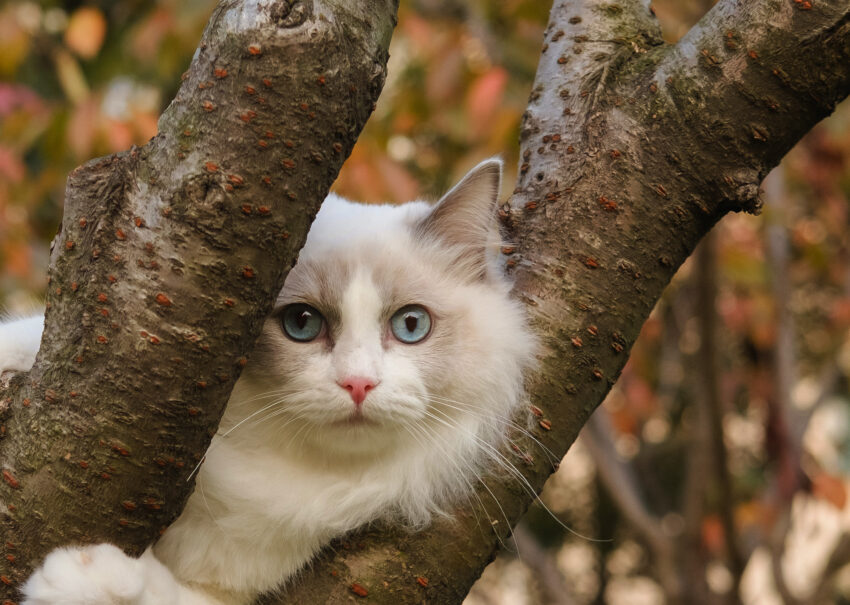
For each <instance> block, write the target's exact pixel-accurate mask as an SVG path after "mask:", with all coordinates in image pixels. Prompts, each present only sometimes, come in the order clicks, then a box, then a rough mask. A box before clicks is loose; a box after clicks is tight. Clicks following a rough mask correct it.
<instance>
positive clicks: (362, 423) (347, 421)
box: [332, 408, 378, 427]
mask: <svg viewBox="0 0 850 605" xmlns="http://www.w3.org/2000/svg"><path fill="white" fill-rule="evenodd" d="M332 424H333V425H334V426H341V427H367V426H378V423H377V422H376V421H374V420H372V419H371V418H367V417H366V416H365V415H364V414H363V412H361V411H360V409H359V408H358V409H357V410H355V411H354V412H352V413H351V415H350V416H348V418H343V419H342V420H337V421H335V422H333V423H332Z"/></svg>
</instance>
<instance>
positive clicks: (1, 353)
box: [0, 315, 44, 372]
mask: <svg viewBox="0 0 850 605" xmlns="http://www.w3.org/2000/svg"><path fill="white" fill-rule="evenodd" d="M43 329H44V317H42V316H40V315H38V316H35V317H26V318H21V319H16V320H14V319H13V320H11V321H9V320H7V321H6V323H0V371H3V370H16V371H19V372H23V371H26V370H29V369H30V368H31V367H32V364H33V363H34V362H35V355H36V353H38V347H39V344H40V343H41V332H42V330H43Z"/></svg>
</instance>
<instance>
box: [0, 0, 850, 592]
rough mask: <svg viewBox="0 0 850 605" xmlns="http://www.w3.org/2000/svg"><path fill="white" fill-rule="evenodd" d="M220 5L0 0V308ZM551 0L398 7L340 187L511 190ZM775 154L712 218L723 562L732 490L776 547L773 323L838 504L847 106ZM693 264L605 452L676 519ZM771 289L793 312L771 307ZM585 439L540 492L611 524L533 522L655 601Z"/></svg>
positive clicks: (706, 542) (586, 587)
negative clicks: (88, 164)
mask: <svg viewBox="0 0 850 605" xmlns="http://www.w3.org/2000/svg"><path fill="white" fill-rule="evenodd" d="M214 4H215V2H214V1H213V0H184V1H180V2H178V1H177V0H115V1H107V0H100V1H96V2H64V3H60V2H53V1H47V0H45V1H41V2H35V1H18V2H7V3H5V4H3V5H2V6H0V308H4V307H6V308H12V309H14V308H20V307H22V306H26V304H27V302H26V300H27V297H28V296H30V295H36V296H37V295H39V294H40V293H41V292H42V290H43V289H44V287H45V269H46V263H47V245H48V242H49V240H50V239H51V238H52V236H53V234H54V233H55V231H56V228H57V225H58V224H59V220H60V217H61V211H62V198H63V188H64V182H65V178H66V175H67V174H68V172H70V170H72V169H73V168H74V167H76V166H78V165H80V164H81V163H83V162H85V161H86V160H88V159H90V158H92V157H95V156H99V155H104V154H108V153H112V152H115V151H121V150H124V149H127V148H129V147H130V146H131V145H134V144H135V145H142V144H144V143H145V142H146V141H147V140H148V139H149V138H150V137H152V136H153V135H154V134H155V133H156V130H157V116H158V115H159V114H160V112H161V111H162V110H163V109H164V107H165V106H166V105H167V103H168V102H169V101H170V99H171V98H172V97H173V96H174V94H175V93H176V90H177V87H178V85H179V83H180V75H181V73H182V72H183V71H184V70H185V69H186V68H187V67H188V65H189V61H190V59H191V56H192V53H193V51H194V49H195V46H196V44H197V42H198V40H199V37H200V34H201V31H202V30H203V27H204V25H205V24H206V21H207V19H208V18H209V14H210V12H211V10H212V7H213V6H214ZM711 4H712V2H711V1H710V0H656V1H655V2H654V9H655V11H656V14H657V16H658V18H659V20H660V21H661V23H662V25H663V28H664V33H665V37H666V38H667V39H668V41H675V40H676V39H678V38H679V37H680V36H681V35H683V34H684V33H685V32H686V31H687V30H688V28H689V27H690V26H691V25H692V24H693V23H694V22H695V21H696V20H697V19H698V18H699V17H700V15H702V14H703V13H704V12H705V11H706V10H707V9H708V8H709V7H710V5H711ZM548 10H549V3H546V2H534V1H532V0H503V1H501V2H494V1H486V0H468V1H463V0H406V1H405V2H402V3H401V9H400V15H399V25H398V28H397V30H396V33H395V36H394V38H393V42H392V47H391V50H390V52H391V58H390V64H389V76H388V80H387V83H386V87H385V90H384V93H383V95H382V96H381V98H380V100H379V102H378V105H377V108H376V111H375V113H374V115H373V116H372V118H371V119H370V121H369V123H368V125H367V127H366V129H365V131H364V133H363V135H362V136H361V138H360V140H359V142H358V143H357V146H356V147H355V149H354V151H353V152H352V155H351V157H350V158H349V160H348V161H347V162H346V164H345V167H344V168H343V171H342V173H341V175H340V177H339V180H338V181H337V183H336V185H335V188H336V189H337V190H338V191H339V192H340V193H341V194H342V195H345V196H348V197H351V198H353V199H359V200H364V201H366V200H368V201H403V200H407V199H412V198H415V197H418V196H425V197H432V198H434V197H437V196H438V195H439V194H440V193H442V192H443V191H445V190H446V189H448V188H449V187H450V186H451V184H452V183H453V182H455V181H456V180H457V179H458V178H459V177H460V176H461V175H462V174H463V173H464V172H465V171H466V170H467V169H469V168H470V167H471V166H472V165H474V164H475V163H477V162H479V161H480V160H482V159H483V158H486V157H488V156H491V155H495V154H499V155H501V156H502V157H503V158H504V159H505V161H506V166H507V174H506V175H505V184H506V189H507V192H508V193H509V191H510V187H511V183H513V182H514V180H515V170H516V166H517V153H518V145H517V140H518V133H519V125H520V120H521V116H522V113H523V111H524V109H525V105H526V102H527V98H528V92H529V90H530V88H531V82H532V80H533V76H534V72H535V69H536V65H537V61H538V55H539V50H540V45H541V40H542V34H543V30H544V27H545V24H546V19H547V16H548ZM783 166H784V167H783V173H782V175H781V177H780V178H781V182H782V187H781V193H780V195H779V197H780V198H781V199H780V200H779V201H778V202H777V201H776V200H774V202H775V203H768V205H767V208H766V211H765V213H764V216H763V217H752V216H746V215H733V216H728V217H726V218H725V219H724V220H723V221H722V222H721V224H720V225H719V226H718V228H717V229H716V242H717V246H716V254H715V255H714V256H713V260H712V262H714V263H716V266H717V269H718V273H719V278H718V285H717V293H716V305H715V306H716V312H717V323H718V333H719V337H718V345H717V349H718V350H717V351H715V352H714V353H715V354H716V358H717V360H718V365H719V368H720V372H719V378H718V380H719V386H720V393H721V400H722V401H721V406H722V415H723V424H724V429H725V442H726V445H727V447H728V450H729V454H728V467H729V469H730V472H731V475H732V481H733V494H734V495H733V501H732V502H724V501H723V500H722V498H720V497H719V495H718V494H717V493H716V491H715V490H714V488H713V487H712V486H711V482H710V481H706V483H705V486H704V489H705V494H704V498H705V501H706V506H705V509H704V514H703V516H702V517H701V518H700V531H699V534H700V544H701V548H702V549H703V550H704V551H705V560H706V561H707V562H709V563H711V562H717V561H722V558H723V550H724V540H725V534H724V530H723V527H722V525H721V523H720V521H719V519H720V513H721V510H722V508H723V507H732V508H733V512H734V519H735V525H736V529H737V532H738V534H739V536H740V540H741V541H742V542H744V543H746V544H747V545H748V548H749V549H750V550H749V552H752V549H753V548H755V546H754V545H759V544H764V543H767V542H768V541H769V535H770V533H771V532H772V531H774V529H775V527H776V523H777V519H778V517H779V509H780V508H781V498H779V497H778V496H777V493H779V492H781V487H782V485H781V482H782V473H783V472H784V471H783V470H782V468H781V466H782V465H781V461H782V460H783V452H782V448H783V447H784V441H783V439H782V435H781V431H778V429H777V426H776V424H775V422H774V415H775V414H774V412H773V411H772V410H774V408H775V406H774V403H775V400H776V399H777V398H778V395H779V394H778V393H777V392H776V384H775V380H774V372H775V363H774V362H775V358H776V351H777V349H778V347H779V346H780V343H779V341H778V339H779V332H780V330H779V328H780V327H781V326H785V327H788V324H790V325H791V327H792V332H793V345H792V346H793V357H794V359H795V364H794V374H795V375H794V377H793V382H792V387H793V388H792V393H791V399H792V403H793V404H794V406H795V407H796V408H798V409H799V411H800V412H801V414H802V416H803V417H804V418H811V423H810V424H811V425H812V427H815V428H816V427H817V426H820V427H821V428H820V429H819V430H820V432H819V433H816V435H815V437H813V438H812V437H808V436H807V438H808V441H806V447H807V450H806V454H805V455H804V456H803V462H802V470H803V471H804V477H805V480H804V481H802V484H801V487H800V489H801V490H803V491H804V492H807V493H810V494H813V495H814V497H815V498H816V499H819V500H820V501H822V502H825V503H827V504H828V506H831V507H832V508H833V509H835V510H836V511H838V510H845V509H846V500H847V495H846V485H847V479H848V474H850V447H848V443H850V416H848V413H847V408H848V401H847V391H848V376H850V228H849V227H850V224H848V222H850V206H848V198H850V106H848V105H847V104H846V103H845V104H844V105H843V106H841V107H839V110H838V111H837V112H836V114H835V115H834V116H832V117H831V118H829V119H828V120H826V121H825V122H824V123H823V124H821V125H820V126H818V127H817V128H816V129H815V130H814V131H813V132H812V133H810V134H809V135H808V136H807V137H806V138H805V139H804V140H803V141H802V142H801V144H800V145H799V146H798V147H797V148H795V149H794V150H793V151H792V152H791V153H790V154H789V156H788V157H787V159H786V161H785V162H784V164H783ZM772 226H773V227H779V229H780V230H781V233H784V234H785V241H786V243H787V246H788V253H789V258H788V260H787V262H785V264H782V263H780V262H779V261H778V260H777V259H775V258H771V256H770V254H769V253H768V251H767V247H766V239H767V238H766V230H767V229H768V228H769V227H772ZM693 265H694V263H693V261H689V262H688V263H686V265H685V266H684V267H683V268H682V269H681V270H680V271H679V273H678V274H677V276H676V278H675V279H674V281H673V283H672V285H671V286H670V287H669V288H668V290H667V292H666V294H665V296H664V298H663V299H662V300H661V301H660V302H659V304H658V306H657V308H656V310H655V311H654V312H653V314H652V316H651V317H650V319H649V321H648V322H647V323H646V325H645V326H644V327H643V331H642V333H641V337H640V339H639V341H638V343H637V344H636V345H635V347H634V350H633V351H632V355H631V358H630V361H629V364H628V365H627V367H626V369H625V370H624V372H623V375H622V377H621V379H620V380H619V382H618V384H617V386H616V387H615V389H614V390H613V391H612V393H611V395H610V396H609V398H608V400H607V401H606V403H605V405H604V410H605V412H604V413H606V414H608V416H609V418H610V420H611V424H612V427H613V429H612V443H613V447H614V448H615V450H616V452H617V454H618V455H619V457H620V459H621V460H623V461H625V462H627V463H628V464H629V465H630V467H631V468H632V470H633V471H634V472H635V474H636V475H637V476H638V477H639V479H640V484H641V486H642V491H643V495H644V497H645V499H646V502H647V506H648V508H649V509H650V511H651V512H652V513H654V514H655V515H657V516H658V517H659V518H661V519H662V520H663V521H664V527H665V528H666V529H665V531H667V530H669V531H670V532H671V534H675V533H676V532H677V531H681V525H682V523H683V521H682V513H681V509H682V505H683V498H684V497H685V495H684V490H685V489H686V488H687V481H686V479H687V466H686V463H687V459H688V456H689V455H690V453H691V452H692V451H693V447H694V445H693V443H694V439H695V437H694V435H695V432H696V431H698V430H699V427H698V426H697V425H698V422H697V420H696V417H695V412H694V401H695V400H696V399H698V398H699V397H701V396H702V395H703V393H702V392H701V386H700V385H701V383H700V382H699V380H698V378H699V377H700V375H701V374H700V373H701V372H702V371H703V370H704V367H703V364H702V361H701V357H700V352H701V347H702V344H703V343H702V341H701V336H700V331H699V323H698V321H697V315H696V314H697V308H698V304H697V303H698V288H697V283H696V277H695V270H694V266H693ZM777 270H779V271H780V272H781V273H782V275H783V276H784V277H785V278H786V279H787V280H788V281H789V282H790V286H791V288H790V290H789V293H788V295H787V297H786V298H778V297H777V294H776V289H775V287H774V286H775V284H776V281H777V278H776V273H775V272H776V271H777ZM783 305H787V309H788V310H789V315H788V317H785V316H783V315H782V314H781V313H780V308H781V307H782V306H783ZM818 409H822V410H827V411H829V413H828V414H826V416H825V418H826V419H825V420H824V419H821V420H818V418H821V417H822V416H823V414H820V415H818V413H817V411H818ZM830 410H831V411H830ZM818 423H820V424H818ZM813 443H814V445H812V444H813ZM575 456H578V457H579V458H580V459H581V460H580V463H575V464H574V463H571V462H570V457H568V459H567V462H566V463H565V464H564V465H563V466H562V470H561V472H560V473H558V474H557V475H556V477H555V479H553V481H552V482H550V485H549V487H548V488H547V491H546V493H545V494H544V499H545V500H546V502H547V503H548V505H549V508H550V509H551V510H552V511H553V512H554V513H555V515H556V516H557V517H559V520H560V521H563V522H564V524H565V525H567V526H568V527H570V528H571V529H575V530H576V531H579V532H580V533H582V534H585V535H589V536H594V537H596V538H600V539H603V540H610V541H603V542H589V541H588V540H586V539H581V538H577V537H575V536H574V535H572V534H570V533H568V532H566V531H565V530H564V528H563V527H561V526H560V525H559V524H558V523H556V522H555V521H554V520H553V519H552V517H551V516H550V515H549V514H548V513H545V511H543V510H542V509H541V508H540V507H536V508H533V509H532V512H531V515H530V517H529V520H528V523H527V524H528V526H529V527H530V528H531V529H532V530H533V533H534V534H536V535H537V536H538V538H539V542H540V543H541V544H542V548H544V549H547V552H550V553H551V554H552V556H553V557H554V558H556V559H557V562H558V566H559V568H560V569H561V571H562V573H563V574H564V576H565V577H566V578H567V579H568V580H569V585H570V587H571V589H572V592H573V593H574V595H573V596H574V598H575V602H580V603H591V602H597V603H602V602H610V603H614V602H618V601H617V597H616V595H617V594H620V593H621V592H623V591H625V592H624V594H626V595H627V597H626V598H625V599H624V600H622V601H620V602H626V603H629V602H638V600H634V601H632V600H630V599H637V597H636V596H635V595H636V594H637V589H629V588H628V587H629V586H632V587H633V586H637V584H620V585H616V586H615V584H616V582H615V581H617V578H619V580H620V581H623V582H625V581H626V580H628V581H629V582H637V581H640V584H639V585H640V586H641V587H642V590H644V591H645V592H646V591H648V592H647V594H650V595H653V594H654V595H656V597H657V594H658V591H657V590H655V592H653V590H652V589H651V587H652V578H653V577H654V572H653V569H652V562H651V561H650V560H649V559H648V557H647V554H646V550H645V549H643V548H642V547H641V546H640V545H639V540H637V539H636V537H635V533H634V531H633V530H632V528H630V527H629V526H628V524H627V523H626V522H625V521H624V518H623V516H622V514H621V511H618V509H617V507H616V506H615V504H614V503H613V502H612V500H611V499H610V498H609V497H608V496H607V495H606V494H605V492H604V490H602V489H601V488H600V487H599V485H598V483H597V482H596V480H595V478H594V477H595V475H594V473H593V470H592V469H593V463H592V460H590V459H589V458H588V457H587V455H586V454H585V455H584V456H583V457H582V455H581V452H580V448H579V451H577V452H575ZM575 456H574V457H575ZM582 465H583V466H582ZM707 569H708V567H707ZM497 575H498V574H497ZM503 575H504V577H496V578H495V579H492V580H488V581H490V582H491V583H492V585H493V586H498V587H499V590H500V591H501V593H500V594H502V597H500V598H498V599H497V598H496V597H493V595H485V592H486V588H482V587H480V586H479V587H478V588H477V589H476V591H474V594H478V598H480V599H484V596H486V598H487V599H488V600H489V602H504V603H509V602H510V603H512V604H513V603H520V602H529V603H530V602H535V598H534V597H533V596H528V594H533V592H534V591H533V590H532V592H531V593H528V591H526V592H524V593H522V594H523V595H525V596H523V597H522V599H519V597H517V596H516V595H517V593H514V592H511V591H510V590H508V589H507V588H506V587H505V585H504V584H503V583H502V584H500V582H503V581H504V580H505V578H508V577H509V576H510V574H503ZM720 575H721V576H722V574H720ZM510 577H513V576H510ZM718 577H719V576H718ZM522 582H526V583H530V584H533V582H532V581H531V580H528V579H527V578H526V579H524V580H522ZM718 582H719V581H715V582H714V584H713V585H716V586H720V585H721V584H722V582H719V583H718ZM617 586H619V588H617ZM623 586H626V588H623ZM647 586H649V587H650V588H647ZM618 590H619V591H620V592H618ZM718 590H719V589H718ZM482 595H484V596H482ZM629 595H631V596H629ZM656 597H651V598H650V600H649V601H646V602H658V600H657V598H656ZM473 598H476V597H474V596H473ZM652 598H656V600H654V601H653V600H652ZM836 598H837V597H836ZM523 599H524V600H523ZM538 601H540V602H544V601H545V599H542V600H541V599H538ZM479 602H480V601H479ZM641 602H643V601H641ZM764 602H765V603H768V602H771V601H764Z"/></svg>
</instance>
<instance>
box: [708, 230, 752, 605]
mask: <svg viewBox="0 0 850 605" xmlns="http://www.w3.org/2000/svg"><path fill="white" fill-rule="evenodd" d="M715 237H716V236H715V234H714V232H710V233H708V234H707V235H706V236H705V238H704V239H703V241H702V243H701V244H700V245H699V247H698V248H697V251H696V280H697V293H698V296H697V307H696V308H697V317H698V321H699V330H700V348H699V352H698V356H699V358H700V368H701V371H700V373H699V382H701V389H700V390H701V394H700V395H699V396H697V397H696V403H697V405H698V406H699V407H700V409H701V410H702V412H701V414H700V416H701V417H704V418H705V419H706V420H707V423H708V427H709V435H710V448H709V450H710V452H711V458H712V462H713V464H712V470H713V475H714V477H713V480H714V482H715V484H716V486H717V491H718V494H719V497H720V502H719V514H720V520H721V523H722V525H723V533H724V538H725V542H726V558H727V564H728V566H729V571H730V573H731V575H732V586H731V588H730V590H729V592H728V593H727V594H728V602H729V603H733V604H734V603H739V602H740V598H739V596H738V595H739V587H740V584H741V576H742V575H743V574H744V566H745V564H746V561H744V558H743V556H742V555H741V551H740V549H739V548H738V534H737V529H736V527H735V519H734V510H735V499H734V495H733V493H732V477H731V474H730V473H729V467H728V464H727V461H728V456H727V451H726V444H725V443H724V440H723V402H722V400H721V396H720V373H719V368H718V366H717V313H716V310H715V300H716V298H717V254H716V246H715Z"/></svg>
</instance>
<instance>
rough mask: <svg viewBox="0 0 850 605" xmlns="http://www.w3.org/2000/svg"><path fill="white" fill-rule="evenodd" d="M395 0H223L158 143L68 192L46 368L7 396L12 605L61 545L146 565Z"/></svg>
mask: <svg viewBox="0 0 850 605" xmlns="http://www.w3.org/2000/svg"><path fill="white" fill-rule="evenodd" d="M395 12H396V3H395V2H394V1H393V0H386V1H379V2H348V1H342V0H322V1H319V0H300V1H298V2H291V1H289V0H286V1H283V0H274V1H273V0H244V1H241V0H224V1H223V2H221V4H220V5H219V6H218V8H217V9H216V10H215V12H214V14H213V16H212V18H211V20H210V23H209V25H208V27H207V29H206V31H205V33H204V36H203V39H202V41H201V44H200V46H199V47H198V50H197V52H196V54H195V57H194V59H193V61H192V65H191V67H190V68H189V70H188V71H187V72H186V74H185V76H184V82H183V84H182V86H181V88H180V90H179V92H178V94H177V97H176V98H175V100H174V101H173V102H172V103H171V105H170V106H169V108H168V109H167V110H166V112H165V113H164V114H163V116H162V117H161V119H160V121H159V134H158V135H157V136H156V137H155V138H154V139H152V140H151V141H150V142H149V143H148V144H147V145H145V146H144V147H142V148H134V149H132V150H130V151H129V152H125V153H121V154H117V155H113V156H110V157H107V158H100V159H97V160H93V161H92V162H89V163H88V164H86V165H85V166H83V167H81V168H78V169H77V170H75V171H74V172H73V173H72V174H71V175H70V177H69V179H68V185H67V189H66V195H65V215H64V219H63V223H62V226H61V229H60V233H59V235H58V236H57V237H56V239H55V241H54V243H53V249H52V254H51V266H50V271H49V275H50V277H49V284H50V286H49V290H48V296H47V314H46V327H45V335H44V340H43V341H42V347H41V350H40V352H39V355H38V359H37V361H36V363H35V366H34V367H33V369H32V371H31V372H29V373H28V374H22V375H18V376H16V377H14V378H13V379H12V382H11V384H10V385H9V386H8V387H7V388H3V389H2V391H0V401H3V402H4V403H5V406H4V409H2V410H0V416H2V417H0V421H3V430H2V432H0V436H2V437H3V438H2V441H0V460H2V463H0V465H2V473H3V479H4V480H3V481H2V482H0V523H2V528H3V533H4V540H3V542H4V544H5V545H6V546H5V548H6V552H7V556H4V557H3V558H2V559H1V560H0V579H2V584H0V589H2V597H5V598H6V599H14V598H15V592H16V588H15V587H16V586H17V585H18V584H19V583H21V582H22V581H23V580H24V579H25V578H26V577H27V575H28V574H29V571H30V570H31V569H32V567H33V566H34V565H35V564H37V563H38V562H39V561H41V560H42V559H43V557H44V555H45V554H46V553H47V552H48V551H50V550H51V549H52V548H54V547H56V546H59V545H62V544H67V543H69V542H70V543H73V542H93V541H109V542H113V543H116V544H120V545H122V546H123V547H125V548H126V549H127V550H128V551H129V552H133V553H139V552H141V551H142V550H143V549H144V548H145V547H146V546H147V545H148V544H150V543H151V542H152V541H153V540H154V538H155V537H156V536H157V535H158V534H159V532H160V530H161V529H162V528H164V527H166V526H167V525H168V524H169V523H170V522H171V521H172V520H173V519H174V518H175V517H176V515H177V514H178V513H179V511H180V510H181V508H182V506H183V504H184V502H185V499H186V497H188V495H189V492H190V490H191V488H192V484H191V482H188V481H187V478H188V475H189V472H190V471H191V469H192V468H193V467H194V466H195V464H196V463H197V461H198V460H199V459H200V455H201V454H202V453H203V451H204V450H205V449H206V447H207V444H208V443H209V440H210V437H211V436H212V434H213V433H214V432H215V430H216V426H217V424H218V421H219V417H220V415H221V412H222V410H223V406H224V404H225V402H226V401H227V398H228V396H229V394H230V391H231V388H232V387H233V384H234V382H235V380H236V379H237V378H238V376H239V373H240V370H241V367H242V366H243V365H244V363H245V355H246V354H247V352H248V351H249V350H250V348H251V344H252V343H253V340H254V338H255V337H256V336H257V334H258V332H259V329H260V326H261V323H262V321H263V319H264V317H265V316H266V315H267V313H268V311H269V310H270V308H271V304H272V301H273V299H274V298H275V296H276V295H277V293H278V292H279V290H280V288H281V286H282V283H283V279H284V277H285V274H286V273H287V271H288V269H289V267H291V265H292V264H293V263H294V259H295V257H296V254H297V252H298V249H299V248H300V247H301V245H302V243H303V241H304V238H305V236H306V232H307V229H308V227H309V223H310V221H311V220H312V217H313V215H314V214H315V212H316V210H317V209H318V206H319V204H320V203H321V200H322V199H323V198H324V196H325V195H326V193H327V190H328V189H329V187H330V185H331V183H332V182H333V180H334V178H336V175H337V172H338V170H339V168H340V166H341V164H342V161H343V159H344V158H345V157H346V156H347V155H348V153H349V152H350V150H351V148H352V146H353V145H354V141H355V139H356V138H357V135H358V134H359V132H360V130H361V128H362V126H363V124H364V123H365V121H366V118H367V117H368V116H369V114H370V113H371V110H372V107H373V104H374V102H375V100H376V99H377V96H378V94H379V92H380V89H381V87H382V85H383V81H384V74H385V66H386V60H387V47H388V44H389V39H390V35H391V32H392V29H393V26H394V24H395Z"/></svg>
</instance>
